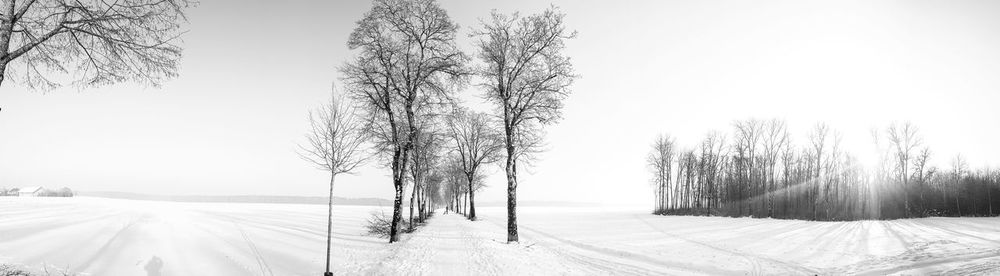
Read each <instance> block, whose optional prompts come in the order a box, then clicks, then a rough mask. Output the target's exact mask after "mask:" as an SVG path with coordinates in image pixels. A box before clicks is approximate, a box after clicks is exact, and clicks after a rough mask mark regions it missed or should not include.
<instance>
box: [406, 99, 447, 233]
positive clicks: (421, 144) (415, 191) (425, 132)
mask: <svg viewBox="0 0 1000 276" xmlns="http://www.w3.org/2000/svg"><path fill="white" fill-rule="evenodd" d="M421 113H423V112H421ZM420 115H421V116H420V117H421V118H422V119H421V120H417V123H418V124H420V126H419V127H418V130H417V141H416V142H415V143H414V144H413V151H412V155H411V156H412V160H411V162H410V165H409V170H410V180H411V182H412V184H413V187H412V193H411V195H410V229H411V230H412V229H413V223H414V219H413V209H414V204H417V209H418V212H417V221H420V222H422V221H423V217H424V214H423V212H422V211H421V210H419V208H420V206H421V205H422V203H423V202H422V198H421V197H422V195H421V193H422V192H423V191H424V190H425V189H426V188H427V186H426V182H427V177H428V176H430V175H431V170H432V169H433V168H434V167H435V166H436V165H437V161H438V157H439V152H440V150H441V146H440V144H441V134H439V133H438V131H437V130H436V128H438V127H437V126H436V125H435V121H434V120H432V119H431V118H430V116H431V115H432V114H420Z"/></svg>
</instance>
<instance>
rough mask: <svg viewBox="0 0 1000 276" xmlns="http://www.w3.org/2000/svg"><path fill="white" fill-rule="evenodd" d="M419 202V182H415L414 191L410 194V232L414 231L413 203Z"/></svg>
mask: <svg viewBox="0 0 1000 276" xmlns="http://www.w3.org/2000/svg"><path fill="white" fill-rule="evenodd" d="M414 201H417V181H416V180H414V181H413V189H412V190H411V192H410V231H413V202H414Z"/></svg>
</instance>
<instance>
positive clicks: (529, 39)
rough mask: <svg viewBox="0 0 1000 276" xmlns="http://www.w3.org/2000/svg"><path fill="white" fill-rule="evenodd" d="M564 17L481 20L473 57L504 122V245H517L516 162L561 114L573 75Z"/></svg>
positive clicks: (556, 13)
mask: <svg viewBox="0 0 1000 276" xmlns="http://www.w3.org/2000/svg"><path fill="white" fill-rule="evenodd" d="M564 18H565V14H563V13H562V12H560V11H559V10H558V9H557V8H555V7H552V8H549V9H548V10H546V11H544V12H542V13H541V14H536V15H531V16H528V17H521V16H520V15H519V14H517V13H514V14H512V15H505V14H501V13H498V12H493V13H492V18H491V20H489V21H487V20H483V23H482V26H481V29H480V30H478V31H476V32H475V33H474V34H473V37H475V38H478V39H479V41H478V42H477V45H476V46H477V48H478V56H479V58H480V59H481V60H482V61H483V62H484V63H485V66H483V67H482V68H481V69H480V70H479V75H480V76H482V77H483V79H485V80H486V81H485V83H483V87H484V88H486V98H487V99H488V100H489V101H490V102H492V103H493V104H494V105H495V106H496V112H497V113H499V114H498V117H500V118H502V119H503V122H502V123H503V130H504V144H505V147H506V154H507V162H506V164H505V166H504V171H505V172H506V174H507V242H517V241H518V236H517V184H518V182H517V164H518V161H519V160H522V159H524V158H527V157H529V156H528V155H530V154H532V153H534V152H535V151H536V149H537V148H535V147H536V146H538V145H540V142H539V141H540V139H541V136H540V133H541V132H542V129H541V127H542V126H543V125H546V124H552V123H555V122H557V121H558V120H559V119H560V118H561V117H562V116H561V115H562V107H563V100H564V99H565V98H566V97H567V96H569V93H570V90H569V86H570V85H571V84H572V83H573V80H574V79H575V78H576V76H575V75H574V74H573V66H572V63H570V59H569V57H566V56H565V55H564V53H563V51H564V49H565V40H567V39H571V38H574V37H575V36H576V32H573V31H568V30H566V25H565V24H564V23H563V19H564Z"/></svg>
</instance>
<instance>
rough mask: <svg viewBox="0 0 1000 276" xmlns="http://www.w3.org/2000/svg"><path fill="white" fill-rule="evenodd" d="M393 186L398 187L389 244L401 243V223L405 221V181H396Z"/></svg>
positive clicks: (393, 203) (393, 204) (394, 201)
mask: <svg viewBox="0 0 1000 276" xmlns="http://www.w3.org/2000/svg"><path fill="white" fill-rule="evenodd" d="M393 182H395V183H394V184H393V185H395V186H396V198H395V200H393V202H392V206H393V207H392V225H390V227H391V229H389V243H394V242H398V241H399V222H400V221H401V220H403V180H402V179H396V180H393Z"/></svg>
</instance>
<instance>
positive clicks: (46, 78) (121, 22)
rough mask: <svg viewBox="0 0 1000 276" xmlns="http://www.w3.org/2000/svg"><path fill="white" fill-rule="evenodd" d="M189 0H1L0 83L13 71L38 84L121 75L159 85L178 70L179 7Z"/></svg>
mask: <svg viewBox="0 0 1000 276" xmlns="http://www.w3.org/2000/svg"><path fill="white" fill-rule="evenodd" d="M195 3H196V2H195V1H192V0H121V1H93V0H84V1H64V0H22V1H18V0H5V1H2V2H0V5H3V7H0V85H2V84H3V82H4V81H5V80H6V79H8V78H11V77H13V79H15V80H18V82H20V83H23V84H24V85H26V86H27V87H29V88H32V89H43V90H48V89H53V88H56V87H59V86H60V85H61V84H60V82H61V81H62V80H70V81H71V82H72V84H73V85H75V86H79V87H96V86H102V85H107V84H112V83H118V82H124V81H135V82H138V83H142V84H147V85H152V86H158V85H160V83H162V82H163V81H164V80H166V79H169V78H173V77H175V76H177V64H178V60H179V59H180V57H181V47H180V46H179V45H178V38H179V37H180V35H181V34H182V33H183V32H182V31H181V23H182V22H184V21H186V20H187V19H186V18H185V16H184V10H185V9H187V8H188V7H191V6H193V5H194V4H195ZM14 68H16V69H17V71H13V70H10V69H14ZM52 73H56V74H57V75H55V76H53V75H51V74H52Z"/></svg>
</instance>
